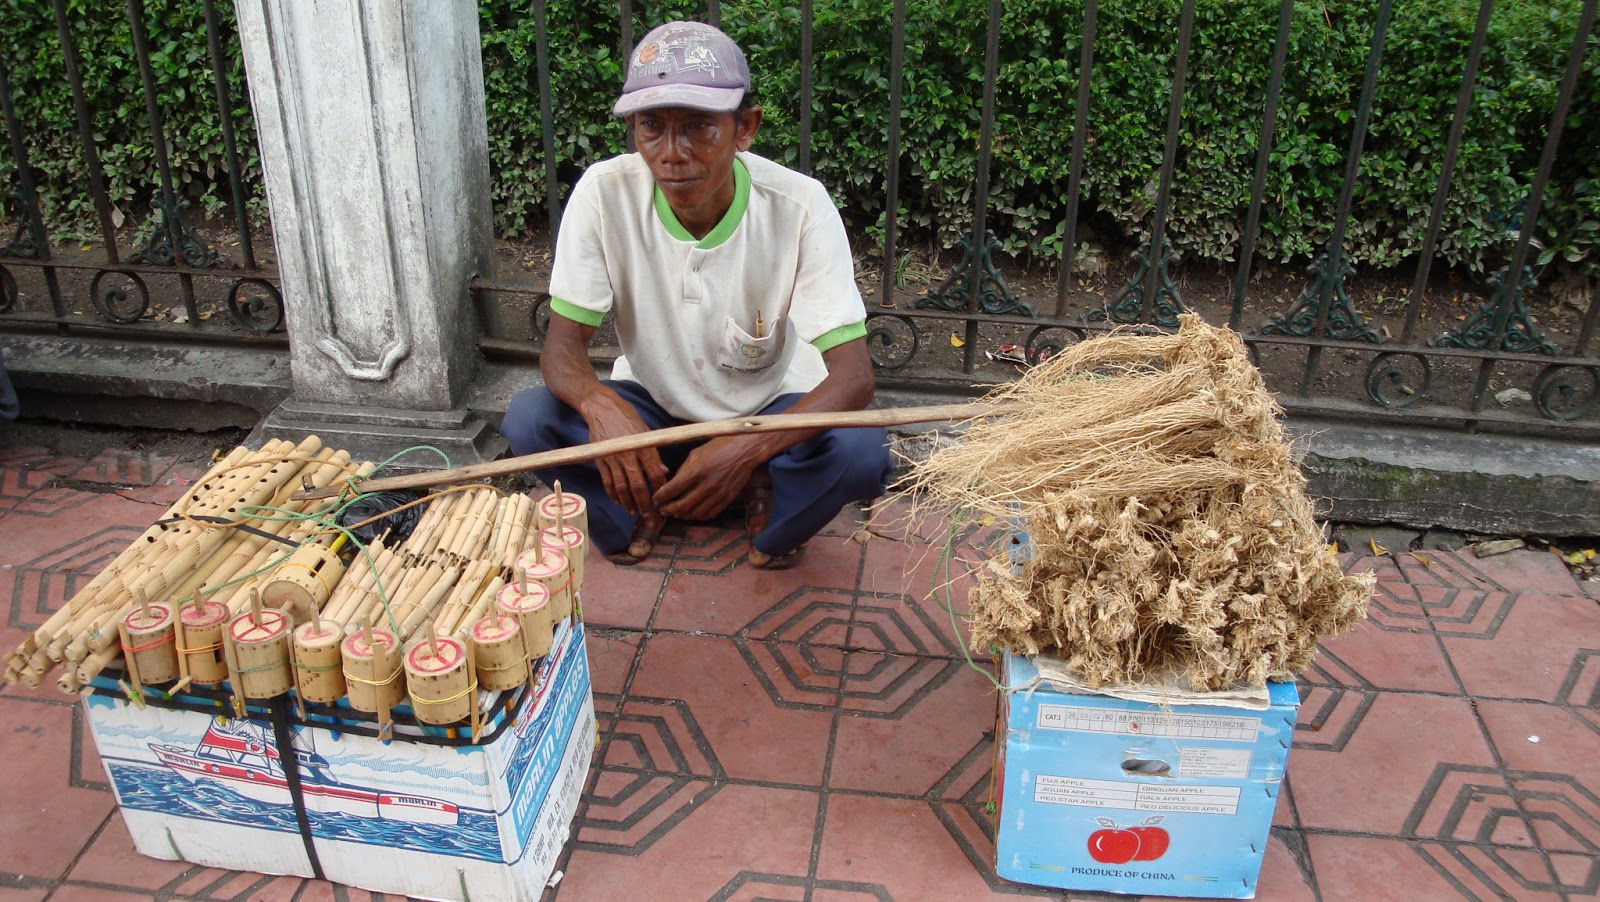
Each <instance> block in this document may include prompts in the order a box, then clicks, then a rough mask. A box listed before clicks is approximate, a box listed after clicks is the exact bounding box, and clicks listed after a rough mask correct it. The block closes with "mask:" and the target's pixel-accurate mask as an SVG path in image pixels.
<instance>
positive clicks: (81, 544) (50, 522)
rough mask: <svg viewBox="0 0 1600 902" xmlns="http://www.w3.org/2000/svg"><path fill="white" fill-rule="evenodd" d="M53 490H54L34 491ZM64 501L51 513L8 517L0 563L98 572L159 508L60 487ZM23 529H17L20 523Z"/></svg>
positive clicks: (136, 535)
mask: <svg viewBox="0 0 1600 902" xmlns="http://www.w3.org/2000/svg"><path fill="white" fill-rule="evenodd" d="M45 492H49V493H55V492H56V490H54V489H47V490H43V491H42V492H36V493H34V497H35V498H37V497H39V496H40V495H41V494H43V493H45ZM60 494H61V495H62V496H63V499H62V504H61V505H60V507H59V508H57V509H56V510H54V511H53V512H52V514H51V515H50V516H48V517H32V518H28V517H23V518H21V519H11V518H12V517H18V516H19V515H18V514H17V513H15V512H14V513H12V514H11V515H10V517H8V519H7V528H6V541H5V542H0V564H11V565H13V566H17V567H36V568H54V569H73V570H85V571H88V572H89V574H90V575H91V576H92V575H93V574H95V573H98V572H100V570H101V568H103V567H104V566H105V565H106V564H108V563H110V562H111V561H112V560H113V559H114V558H115V557H116V556H117V555H118V554H121V553H122V552H123V551H124V550H126V549H127V547H128V545H129V544H130V543H132V542H133V540H134V539H136V538H138V537H139V534H140V533H142V532H144V530H145V529H146V528H148V527H149V526H150V524H151V523H154V522H155V521H156V519H157V518H158V517H159V516H160V514H161V511H160V510H159V509H157V508H156V507H154V506H152V505H149V504H140V503H139V502H137V501H129V500H128V499H126V498H121V497H119V496H117V495H95V494H90V493H88V492H79V491H75V490H70V489H66V490H61V491H60ZM24 523H25V524H26V527H25V528H18V527H19V526H21V525H22V524H24Z"/></svg>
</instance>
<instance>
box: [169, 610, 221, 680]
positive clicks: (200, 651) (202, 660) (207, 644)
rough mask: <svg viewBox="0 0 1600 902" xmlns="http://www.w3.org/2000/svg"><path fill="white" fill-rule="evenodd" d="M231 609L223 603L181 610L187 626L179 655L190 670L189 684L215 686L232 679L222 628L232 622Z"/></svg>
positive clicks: (179, 616)
mask: <svg viewBox="0 0 1600 902" xmlns="http://www.w3.org/2000/svg"><path fill="white" fill-rule="evenodd" d="M229 613H230V612H229V611H228V606H227V605H225V604H223V603H222V602H220V601H203V602H200V603H198V604H186V605H184V606H183V607H181V608H180V609H179V610H178V619H179V620H180V621H181V624H182V626H183V641H182V642H180V643H178V654H180V655H182V656H183V662H184V664H186V665H187V666H188V668H189V682H191V683H196V684H199V685H202V686H215V685H217V684H219V683H221V682H222V681H223V680H226V679H227V678H228V661H227V658H226V656H225V655H223V653H222V628H223V626H224V625H226V624H227V622H228V614H229Z"/></svg>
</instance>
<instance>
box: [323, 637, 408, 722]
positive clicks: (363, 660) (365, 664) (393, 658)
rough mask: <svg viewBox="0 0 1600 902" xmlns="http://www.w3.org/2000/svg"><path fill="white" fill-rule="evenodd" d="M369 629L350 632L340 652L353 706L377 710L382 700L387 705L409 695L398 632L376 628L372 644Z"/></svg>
mask: <svg viewBox="0 0 1600 902" xmlns="http://www.w3.org/2000/svg"><path fill="white" fill-rule="evenodd" d="M367 632H368V631H367V630H364V629H362V630H357V631H356V632H354V633H352V634H351V635H349V636H346V637H345V640H344V642H343V643H341V644H340V646H339V656H340V657H341V658H342V659H343V660H344V678H345V690H346V692H347V693H348V694H349V697H350V707H352V708H354V709H356V710H357V711H365V712H367V713H368V714H376V713H377V712H378V708H379V706H380V702H381V703H382V707H383V708H385V709H388V708H393V707H394V706H395V705H398V704H400V701H401V699H403V698H405V697H406V686H405V683H404V682H402V681H401V679H400V673H401V669H400V643H399V642H396V641H395V638H394V634H393V633H391V632H389V631H388V630H380V629H374V630H372V631H371V633H372V644H371V645H368V644H367Z"/></svg>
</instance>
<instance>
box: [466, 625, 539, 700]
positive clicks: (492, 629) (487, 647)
mask: <svg viewBox="0 0 1600 902" xmlns="http://www.w3.org/2000/svg"><path fill="white" fill-rule="evenodd" d="M467 638H468V641H470V642H471V643H472V646H473V652H474V657H475V658H476V659H477V662H478V685H479V686H482V687H483V688H485V689H488V690H490V691H492V692H499V691H501V690H503V689H515V688H516V687H518V686H521V685H522V684H523V683H526V682H527V681H528V676H529V671H528V656H527V654H526V652H525V651H524V649H523V647H522V626H521V624H519V623H518V622H517V618H516V617H514V616H511V615H509V614H504V613H501V612H500V611H498V610H497V611H496V612H495V613H493V614H491V615H489V616H488V617H484V618H482V619H480V620H479V621H478V622H477V623H474V624H473V625H472V629H471V631H470V632H469V634H468V637H467Z"/></svg>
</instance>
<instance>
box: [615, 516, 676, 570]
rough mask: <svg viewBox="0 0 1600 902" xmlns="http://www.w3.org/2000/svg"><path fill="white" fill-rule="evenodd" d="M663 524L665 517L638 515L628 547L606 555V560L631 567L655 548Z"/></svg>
mask: <svg viewBox="0 0 1600 902" xmlns="http://www.w3.org/2000/svg"><path fill="white" fill-rule="evenodd" d="M665 525H666V518H665V517H661V516H659V515H658V516H648V515H647V516H643V517H640V518H639V522H637V523H635V524H634V526H633V540H632V541H630V542H629V543H628V547H627V548H624V549H623V550H621V551H613V552H612V553H610V554H608V555H606V560H608V561H610V562H611V563H613V564H616V565H617V566H618V567H632V566H633V565H634V564H637V563H639V562H640V561H642V560H644V559H645V558H647V557H649V556H650V552H652V551H654V550H655V548H656V542H658V541H660V540H661V528H662V527H663V526H665Z"/></svg>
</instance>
